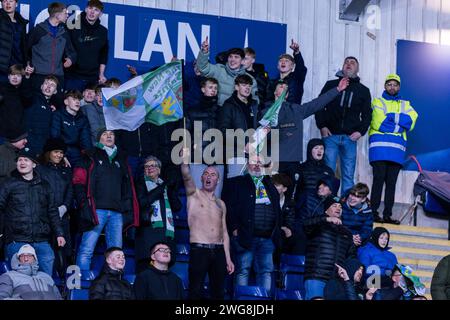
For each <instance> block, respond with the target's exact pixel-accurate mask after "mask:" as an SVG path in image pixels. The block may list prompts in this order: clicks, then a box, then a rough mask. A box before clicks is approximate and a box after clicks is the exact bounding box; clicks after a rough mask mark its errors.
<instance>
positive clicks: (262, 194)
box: [251, 176, 270, 205]
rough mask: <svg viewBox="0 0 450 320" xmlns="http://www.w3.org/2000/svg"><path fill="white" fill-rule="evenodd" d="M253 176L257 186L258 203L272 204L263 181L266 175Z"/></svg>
mask: <svg viewBox="0 0 450 320" xmlns="http://www.w3.org/2000/svg"><path fill="white" fill-rule="evenodd" d="M251 177H252V180H253V182H254V183H255V187H256V204H266V205H267V204H270V199H269V196H268V194H267V190H266V187H265V186H264V183H263V179H264V176H261V177H254V176H251Z"/></svg>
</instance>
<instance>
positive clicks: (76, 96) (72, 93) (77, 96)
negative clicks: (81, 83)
mask: <svg viewBox="0 0 450 320" xmlns="http://www.w3.org/2000/svg"><path fill="white" fill-rule="evenodd" d="M67 98H73V99H78V100H81V99H83V95H82V94H81V92H80V91H78V90H69V91H67V92H66V93H65V94H64V99H67Z"/></svg>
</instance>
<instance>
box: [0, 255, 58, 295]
mask: <svg viewBox="0 0 450 320" xmlns="http://www.w3.org/2000/svg"><path fill="white" fill-rule="evenodd" d="M11 268H12V271H8V272H6V273H4V274H2V275H1V276H0V299H13V300H62V298H61V294H60V293H59V290H58V288H57V287H56V286H55V282H54V281H53V279H52V277H50V276H49V275H48V274H46V273H45V272H42V271H38V269H39V264H38V261H37V260H36V261H35V262H33V263H32V264H31V265H30V264H26V265H24V264H20V262H19V259H18V257H17V253H16V254H14V255H13V257H12V259H11Z"/></svg>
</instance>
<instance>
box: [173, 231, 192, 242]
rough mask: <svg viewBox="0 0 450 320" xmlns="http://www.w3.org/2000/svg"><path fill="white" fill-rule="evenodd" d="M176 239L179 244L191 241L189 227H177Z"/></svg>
mask: <svg viewBox="0 0 450 320" xmlns="http://www.w3.org/2000/svg"><path fill="white" fill-rule="evenodd" d="M175 241H176V243H179V244H188V243H189V229H185V228H175Z"/></svg>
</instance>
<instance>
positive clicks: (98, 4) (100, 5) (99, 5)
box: [86, 0, 105, 12]
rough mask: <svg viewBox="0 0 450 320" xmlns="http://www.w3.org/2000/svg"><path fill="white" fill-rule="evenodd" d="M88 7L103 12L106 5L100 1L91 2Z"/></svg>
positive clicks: (90, 0) (92, 0) (93, 0)
mask: <svg viewBox="0 0 450 320" xmlns="http://www.w3.org/2000/svg"><path fill="white" fill-rule="evenodd" d="M86 7H94V8H97V9H98V10H100V11H102V12H103V9H104V8H105V5H104V4H103V2H101V1H100V0H89V1H88V3H87V5H86Z"/></svg>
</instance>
